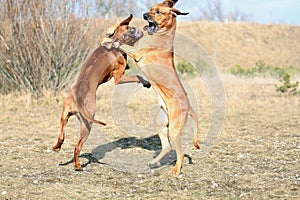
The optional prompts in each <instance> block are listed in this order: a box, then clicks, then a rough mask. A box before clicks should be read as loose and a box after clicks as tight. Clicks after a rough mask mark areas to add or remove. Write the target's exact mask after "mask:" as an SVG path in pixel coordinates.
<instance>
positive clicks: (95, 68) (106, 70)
mask: <svg viewBox="0 0 300 200" xmlns="http://www.w3.org/2000/svg"><path fill="white" fill-rule="evenodd" d="M131 20H132V15H130V16H129V17H128V18H127V19H125V20H124V21H122V22H121V23H120V24H119V25H118V26H117V27H115V28H114V30H113V31H111V30H110V31H111V32H110V33H109V34H108V36H107V37H108V38H109V39H110V41H111V42H109V43H107V42H106V46H109V49H107V48H106V47H104V46H101V45H100V46H99V47H98V48H97V49H96V50H95V51H94V53H93V54H92V55H91V56H90V57H89V58H88V59H87V60H86V61H85V63H84V64H83V66H82V69H81V72H80V75H79V77H78V79H77V82H76V84H75V85H74V87H73V88H72V89H71V91H70V93H69V95H68V97H67V98H66V100H65V101H64V104H63V111H62V116H61V132H60V134H59V136H58V141H57V144H56V145H55V146H54V147H53V150H54V151H59V150H60V149H61V146H62V144H63V142H64V139H65V126H66V124H67V122H68V119H69V117H70V116H72V115H76V116H77V118H78V119H79V121H80V139H79V141H78V144H77V145H76V147H75V151H74V165H75V169H76V170H79V171H81V170H82V166H81V165H80V163H79V158H78V155H79V153H80V151H81V149H82V146H83V144H84V142H85V141H86V140H87V138H88V136H89V134H90V131H91V124H92V123H98V124H101V125H105V123H103V122H100V121H98V120H95V119H94V115H95V111H96V90H97V88H98V86H99V85H100V84H102V83H105V82H107V81H109V80H110V79H111V78H112V77H114V80H115V84H120V83H127V82H142V83H143V85H144V86H145V87H150V84H149V82H147V81H145V80H144V79H143V78H142V77H139V76H126V75H124V71H125V69H126V66H127V60H126V55H124V53H123V52H122V51H120V50H119V49H118V47H119V45H122V44H127V45H131V46H133V45H134V44H135V43H136V41H138V40H139V39H140V38H142V37H143V32H142V31H140V30H138V29H136V28H134V27H130V26H129V22H130V21H131Z"/></svg>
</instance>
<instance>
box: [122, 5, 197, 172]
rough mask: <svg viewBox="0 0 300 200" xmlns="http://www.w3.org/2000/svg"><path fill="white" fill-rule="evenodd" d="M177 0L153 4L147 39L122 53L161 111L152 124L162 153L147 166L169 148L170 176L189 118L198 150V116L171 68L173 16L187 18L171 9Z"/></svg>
mask: <svg viewBox="0 0 300 200" xmlns="http://www.w3.org/2000/svg"><path fill="white" fill-rule="evenodd" d="M176 2H177V0H165V1H164V2H163V3H159V4H156V5H154V6H153V7H152V8H151V10H150V11H149V12H148V13H145V14H144V19H145V20H147V21H148V22H149V25H148V26H145V27H144V29H145V30H146V31H147V32H148V37H146V36H145V37H143V39H141V40H140V41H139V43H138V45H137V48H136V49H132V48H130V49H128V47H126V46H124V47H123V46H122V47H121V48H123V49H126V50H125V52H126V53H127V54H128V55H129V56H131V57H133V58H134V60H135V61H136V62H137V64H138V66H139V67H140V68H141V70H142V71H143V72H144V74H145V75H146V77H147V78H148V80H149V81H150V83H151V85H152V87H153V88H154V90H155V91H156V92H157V93H158V94H159V97H161V98H162V100H161V98H159V99H160V100H161V101H160V103H161V109H160V111H159V113H158V114H157V116H156V119H155V122H156V125H157V126H158V127H159V128H160V132H159V137H160V139H161V144H162V150H161V152H160V154H159V155H158V156H157V157H156V158H154V159H153V160H152V161H151V162H150V163H149V164H150V165H154V164H159V161H160V160H161V159H162V158H163V157H164V156H165V155H166V154H168V153H169V152H170V151H171V150H172V148H171V144H170V142H171V143H172V145H173V147H174V148H175V150H176V154H177V161H176V165H175V167H174V168H173V171H172V172H173V173H174V174H177V175H178V174H180V170H181V165H182V161H183V159H184V153H183V150H182V142H181V138H182V134H183V129H184V127H185V125H186V122H187V119H188V115H190V116H191V117H192V118H193V119H194V121H195V123H196V127H197V132H196V134H195V136H194V146H195V147H196V148H197V149H199V148H200V146H199V144H198V136H199V133H200V131H199V125H198V117H197V115H196V113H195V112H194V110H193V109H192V107H191V106H190V103H189V99H188V97H187V93H186V91H185V89H184V88H183V86H182V83H181V82H180V80H179V78H178V74H177V72H176V68H175V65H174V44H173V43H174V37H175V31H176V17H177V16H178V15H187V14H188V13H182V12H180V11H179V10H177V9H175V8H173V6H174V5H175V4H176Z"/></svg>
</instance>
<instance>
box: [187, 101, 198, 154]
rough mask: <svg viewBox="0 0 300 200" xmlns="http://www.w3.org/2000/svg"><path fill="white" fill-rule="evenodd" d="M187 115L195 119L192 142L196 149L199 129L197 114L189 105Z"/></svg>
mask: <svg viewBox="0 0 300 200" xmlns="http://www.w3.org/2000/svg"><path fill="white" fill-rule="evenodd" d="M189 115H190V116H191V117H192V118H193V120H194V121H195V124H196V129H197V130H196V132H195V135H194V140H193V143H194V146H195V147H196V148H197V149H200V145H199V143H198V138H199V136H200V129H199V122H198V116H197V114H196V113H195V111H194V110H193V108H191V107H190V109H189Z"/></svg>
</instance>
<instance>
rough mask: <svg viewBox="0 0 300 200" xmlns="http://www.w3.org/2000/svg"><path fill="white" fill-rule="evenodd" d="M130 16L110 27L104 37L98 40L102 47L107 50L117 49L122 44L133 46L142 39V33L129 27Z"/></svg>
mask: <svg viewBox="0 0 300 200" xmlns="http://www.w3.org/2000/svg"><path fill="white" fill-rule="evenodd" d="M131 20H132V15H130V16H129V17H128V18H126V19H125V20H123V21H122V22H121V23H120V24H118V25H116V26H113V27H110V28H109V29H108V30H107V32H106V37H104V38H101V39H100V43H101V45H102V46H105V47H106V48H108V49H111V48H119V47H120V46H121V45H122V44H127V45H130V46H134V44H135V43H136V42H137V41H138V40H139V39H141V38H142V37H143V32H142V31H141V30H139V29H137V28H135V27H131V26H129V23H130V21H131Z"/></svg>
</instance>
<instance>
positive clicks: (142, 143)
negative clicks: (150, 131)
mask: <svg viewBox="0 0 300 200" xmlns="http://www.w3.org/2000/svg"><path fill="white" fill-rule="evenodd" d="M134 148H140V149H144V150H147V152H152V151H153V156H152V158H155V157H156V156H157V155H158V154H159V153H160V151H161V143H160V139H159V137H158V135H154V136H151V137H148V138H142V139H138V138H136V137H127V138H121V139H118V140H116V141H113V142H109V143H106V144H103V145H100V146H98V147H96V148H95V149H93V150H92V152H91V153H84V154H80V155H79V157H80V158H85V159H87V160H88V161H87V162H85V163H83V164H82V167H86V166H88V165H90V164H92V163H96V164H103V165H108V166H111V165H113V162H114V161H113V160H114V159H106V161H105V162H101V160H102V159H104V158H107V154H108V153H109V152H114V151H115V150H117V149H121V150H129V149H134ZM185 157H187V158H188V162H189V164H192V163H193V162H192V158H191V157H190V156H189V155H185ZM119 159H122V155H120V156H119ZM124 159H126V158H124ZM107 160H111V161H109V162H108V161H107ZM150 161H151V160H149V161H148V162H150ZM73 162H74V159H72V160H70V161H68V162H66V163H61V164H59V166H65V165H68V164H71V163H73ZM124 162H125V161H124ZM175 163H176V152H175V151H174V150H172V151H171V152H170V153H169V154H168V155H166V156H165V157H164V158H163V159H162V160H161V161H160V164H159V165H154V166H150V167H149V168H150V169H157V168H160V167H163V166H168V165H175Z"/></svg>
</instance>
